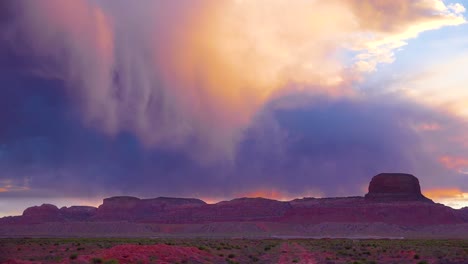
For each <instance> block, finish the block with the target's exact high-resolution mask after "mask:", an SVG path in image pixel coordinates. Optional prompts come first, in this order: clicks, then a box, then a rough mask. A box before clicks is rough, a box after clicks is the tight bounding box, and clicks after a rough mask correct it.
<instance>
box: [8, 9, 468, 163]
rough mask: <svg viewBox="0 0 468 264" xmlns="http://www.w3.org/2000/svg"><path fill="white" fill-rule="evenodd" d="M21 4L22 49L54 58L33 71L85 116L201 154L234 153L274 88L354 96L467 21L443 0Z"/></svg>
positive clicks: (112, 129) (109, 127) (156, 142)
mask: <svg viewBox="0 0 468 264" xmlns="http://www.w3.org/2000/svg"><path fill="white" fill-rule="evenodd" d="M16 5H17V6H18V10H17V11H18V16H19V17H20V19H18V21H17V23H16V29H17V30H18V32H20V33H21V34H23V35H24V36H23V38H25V39H27V40H28V41H27V42H28V43H30V44H29V45H28V46H27V47H23V48H28V49H31V50H33V51H34V54H35V55H36V56H40V57H44V56H45V57H48V58H50V59H51V60H50V61H48V62H47V63H45V64H43V65H40V67H39V69H36V72H40V73H41V74H43V75H47V76H53V77H56V78H59V79H61V80H63V81H64V82H65V83H67V84H68V87H69V90H70V94H72V95H74V96H75V97H76V98H77V99H76V100H77V102H78V104H79V105H80V106H81V108H82V110H83V112H84V116H85V120H86V122H87V123H88V124H90V125H91V126H96V127H99V128H101V129H103V130H105V131H107V132H108V133H110V134H117V133H119V132H122V131H130V132H132V133H135V134H137V135H138V136H139V137H140V138H141V139H142V140H143V141H144V142H145V143H146V144H145V145H147V146H154V145H157V146H160V147H181V146H186V145H190V146H192V148H190V149H191V150H193V156H194V157H196V158H197V159H202V160H205V159H212V158H225V157H228V158H229V157H232V156H233V153H234V149H235V146H236V144H237V142H238V141H239V139H240V137H241V135H242V131H243V129H244V128H245V127H247V126H248V125H249V123H250V121H251V118H252V116H253V115H254V114H255V113H256V111H257V110H258V109H259V108H260V107H261V106H262V105H263V104H264V103H265V102H266V101H267V100H269V99H270V98H271V97H272V96H273V95H274V94H276V92H278V90H280V89H284V88H285V87H301V88H300V89H307V90H308V91H310V92H312V93H319V94H326V95H333V96H342V95H350V94H354V91H353V90H352V89H351V84H352V83H353V82H354V81H355V80H357V79H359V77H360V72H369V71H373V70H375V68H376V66H377V65H378V64H379V63H389V62H392V61H393V60H394V56H393V51H394V50H395V49H397V48H400V47H401V46H403V45H405V42H404V41H405V40H406V39H409V38H413V37H416V36H417V35H418V34H419V33H420V32H423V31H426V30H431V29H436V28H440V27H442V26H447V25H458V24H461V23H464V22H465V20H464V18H463V16H462V15H461V13H463V11H464V8H463V6H461V5H460V4H453V5H450V6H446V5H445V4H444V3H443V2H442V1H438V0H429V1H427V0H425V1H423V0H421V1H412V0H406V1H404V0H399V1H379V0H367V1H353V0H341V1H339V0H334V1H309V0H307V1H306V0H297V1H293V2H291V1H286V0H269V1H262V0H258V1H234V0H233V1H188V0H182V1H139V2H138V3H132V4H131V5H130V4H129V3H128V2H127V1H87V0H76V1H73V2H69V1H60V0H44V1H41V2H40V3H38V2H37V3H36V2H26V1H25V2H20V3H17V4H16ZM343 43H346V44H345V45H344V44H343ZM347 51H352V52H356V53H357V56H356V58H355V61H354V62H351V63H349V62H346V59H345V57H346V52H347ZM289 84H295V85H289ZM200 149H203V155H200V151H199V150H200Z"/></svg>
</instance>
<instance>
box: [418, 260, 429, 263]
mask: <svg viewBox="0 0 468 264" xmlns="http://www.w3.org/2000/svg"><path fill="white" fill-rule="evenodd" d="M418 264H427V261H425V260H421V261H419V262H418Z"/></svg>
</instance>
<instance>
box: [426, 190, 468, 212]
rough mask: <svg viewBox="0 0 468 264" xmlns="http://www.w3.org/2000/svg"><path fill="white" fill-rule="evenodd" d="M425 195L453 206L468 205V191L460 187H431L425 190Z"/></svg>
mask: <svg viewBox="0 0 468 264" xmlns="http://www.w3.org/2000/svg"><path fill="white" fill-rule="evenodd" d="M424 195H425V196H427V197H429V198H430V199H433V200H434V201H436V202H440V203H444V204H446V205H448V206H451V207H453V208H461V207H465V206H468V192H463V191H462V190H460V189H459V188H447V189H431V190H426V191H424Z"/></svg>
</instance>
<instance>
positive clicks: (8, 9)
mask: <svg viewBox="0 0 468 264" xmlns="http://www.w3.org/2000/svg"><path fill="white" fill-rule="evenodd" d="M465 7H466V8H468V1H465V0H458V1H440V0H392V1H390V0H389V1H386V0H327V1H325V0H323V1H322V0H178V1H172V0H140V1H130V0H73V1H63V0H41V1H26V0H5V1H1V2H0V83H1V86H0V216H4V215H16V214H21V212H22V211H23V209H25V208H26V207H28V206H32V205H38V204H42V203H53V204H56V205H58V206H64V205H67V206H68V205H72V204H75V205H77V204H80V205H83V204H86V205H95V206H97V205H99V204H100V203H101V201H102V198H104V197H108V196H116V195H133V196H138V197H142V198H149V197H158V196H176V197H196V198H201V199H204V200H205V201H207V202H216V201H220V200H224V199H232V198H234V197H243V196H249V197H256V196H262V197H267V198H275V199H281V200H288V199H294V198H297V197H304V196H309V197H310V196H312V197H329V196H355V195H364V194H365V193H366V192H367V185H368V183H369V181H370V179H371V177H372V176H374V175H376V174H378V173H380V172H406V173H411V174H414V175H415V176H416V177H418V178H419V180H420V182H421V187H422V189H423V193H424V194H425V195H427V196H428V197H429V198H431V199H433V200H434V201H436V202H441V203H444V204H446V205H449V206H452V207H454V208H460V207H463V206H468V86H467V83H468V71H467V69H468V24H467V20H466V10H465Z"/></svg>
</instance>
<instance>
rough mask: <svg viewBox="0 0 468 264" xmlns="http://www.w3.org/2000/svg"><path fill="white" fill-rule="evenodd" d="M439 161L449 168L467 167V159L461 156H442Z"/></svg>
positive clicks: (459, 168)
mask: <svg viewBox="0 0 468 264" xmlns="http://www.w3.org/2000/svg"><path fill="white" fill-rule="evenodd" d="M439 162H440V163H442V164H443V165H444V166H445V167H446V168H449V169H457V170H461V169H464V168H466V167H468V159H467V158H462V157H453V156H442V157H440V158H439Z"/></svg>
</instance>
